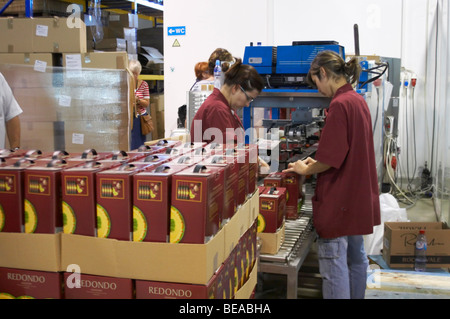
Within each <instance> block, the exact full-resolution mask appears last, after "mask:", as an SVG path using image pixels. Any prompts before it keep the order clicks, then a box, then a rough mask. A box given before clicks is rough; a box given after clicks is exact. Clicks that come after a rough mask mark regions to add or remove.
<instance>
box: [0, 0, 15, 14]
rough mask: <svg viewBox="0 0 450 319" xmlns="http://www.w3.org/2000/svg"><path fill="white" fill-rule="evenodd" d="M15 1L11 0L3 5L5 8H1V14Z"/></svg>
mask: <svg viewBox="0 0 450 319" xmlns="http://www.w3.org/2000/svg"><path fill="white" fill-rule="evenodd" d="M13 1H14V0H9V1H8V3H7V4H5V5H4V6H3V8H2V9H1V10H0V15H2V14H3V12H4V11H5V10H6V9H8V7H9V5H10V4H11V3H12V2H13Z"/></svg>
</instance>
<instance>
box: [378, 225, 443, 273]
mask: <svg viewBox="0 0 450 319" xmlns="http://www.w3.org/2000/svg"><path fill="white" fill-rule="evenodd" d="M421 229H424V230H425V235H426V237H427V243H428V246H427V268H442V267H449V266H450V229H448V228H447V227H446V226H445V224H444V223H442V222H430V223H422V222H386V223H384V237H383V258H384V260H385V261H386V263H387V264H388V265H389V267H391V268H413V267H414V260H415V257H414V255H415V244H416V238H417V236H418V234H419V230H421Z"/></svg>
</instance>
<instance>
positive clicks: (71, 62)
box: [63, 51, 128, 70]
mask: <svg viewBox="0 0 450 319" xmlns="http://www.w3.org/2000/svg"><path fill="white" fill-rule="evenodd" d="M73 52H76V51H73ZM75 65H79V66H81V67H82V68H91V69H117V70H124V69H126V68H127V67H128V53H127V52H121V51H119V52H87V53H64V54H63V67H74V66H75Z"/></svg>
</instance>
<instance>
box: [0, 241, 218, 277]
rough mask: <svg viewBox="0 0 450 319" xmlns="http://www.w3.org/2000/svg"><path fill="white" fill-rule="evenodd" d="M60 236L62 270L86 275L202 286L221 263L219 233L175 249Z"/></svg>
mask: <svg viewBox="0 0 450 319" xmlns="http://www.w3.org/2000/svg"><path fill="white" fill-rule="evenodd" d="M0 235H2V234H0ZM61 236H62V237H61V238H62V242H61V243H62V255H61V262H62V267H63V268H66V267H67V266H68V265H70V264H78V265H79V266H80V269H81V271H82V272H83V273H86V274H94V275H101V276H111V277H121V278H132V279H141V280H154V281H167V282H185V283H192V284H205V283H207V282H208V281H209V279H210V278H211V277H212V275H213V274H214V272H215V271H216V270H217V269H218V267H219V266H220V264H221V263H222V262H223V260H224V252H223V242H224V232H219V233H218V234H217V235H216V236H214V238H213V239H212V240H210V241H209V242H208V243H207V244H176V245H174V244H169V243H152V242H133V241H122V240H116V239H109V238H97V237H90V236H81V235H72V234H62V235H61ZM80 247H85V248H86V249H80Z"/></svg>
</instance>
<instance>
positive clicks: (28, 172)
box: [24, 158, 84, 234]
mask: <svg viewBox="0 0 450 319" xmlns="http://www.w3.org/2000/svg"><path fill="white" fill-rule="evenodd" d="M34 162H35V164H34V165H31V166H29V167H27V168H26V169H25V174H24V201H25V203H24V213H25V232H26V233H48V234H51V233H57V232H58V231H61V230H62V226H63V221H62V204H61V172H62V171H63V170H64V169H66V168H70V167H74V166H77V165H80V164H82V163H83V162H84V161H72V162H70V163H68V162H66V161H65V160H63V159H53V158H49V159H46V158H43V159H37V160H35V161H34Z"/></svg>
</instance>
